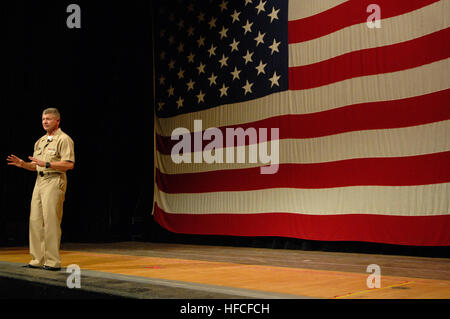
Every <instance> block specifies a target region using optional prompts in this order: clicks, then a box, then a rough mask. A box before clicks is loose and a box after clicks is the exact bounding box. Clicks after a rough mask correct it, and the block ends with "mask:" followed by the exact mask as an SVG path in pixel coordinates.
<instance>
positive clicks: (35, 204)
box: [29, 173, 67, 268]
mask: <svg viewBox="0 0 450 319" xmlns="http://www.w3.org/2000/svg"><path fill="white" fill-rule="evenodd" d="M66 187H67V178H66V174H65V173H61V174H58V173H56V174H55V173H54V174H49V175H44V176H40V175H39V174H38V177H37V179H36V183H35V185H34V190H33V195H32V198H31V210H30V255H31V257H32V260H31V261H30V263H29V264H30V265H33V266H43V265H45V266H50V267H56V268H59V267H61V257H60V255H59V247H60V242H61V220H62V214H63V203H64V198H65V194H66Z"/></svg>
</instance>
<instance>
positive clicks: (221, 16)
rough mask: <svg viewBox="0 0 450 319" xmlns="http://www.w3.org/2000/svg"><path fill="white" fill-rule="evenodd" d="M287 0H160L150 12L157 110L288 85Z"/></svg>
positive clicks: (194, 107) (205, 104) (192, 108)
mask: <svg viewBox="0 0 450 319" xmlns="http://www.w3.org/2000/svg"><path fill="white" fill-rule="evenodd" d="M287 19H288V0H267V1H261V0H233V1H232V0H229V1H225V0H217V1H213V0H212V1H195V0H193V1H189V2H187V1H171V0H166V1H161V2H160V5H158V8H157V11H156V17H155V30H154V32H155V103H156V114H157V116H158V117H171V116H175V115H178V114H183V113H190V112H196V111H200V110H204V109H207V108H212V107H216V106H219V105H224V104H232V103H237V102H244V101H248V100H252V99H256V98H260V97H263V96H266V95H269V94H272V93H274V92H279V91H284V90H287V89H288V87H289V75H288V72H289V71H288V22H287Z"/></svg>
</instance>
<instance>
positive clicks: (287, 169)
mask: <svg viewBox="0 0 450 319" xmlns="http://www.w3.org/2000/svg"><path fill="white" fill-rule="evenodd" d="M449 163H450V151H449V152H441V153H435V154H427V155H420V156H409V157H393V158H362V159H350V160H343V161H336V162H326V163H315V164H280V165H279V169H278V172H277V173H276V174H267V175H262V174H261V173H260V169H259V167H256V168H246V169H233V170H220V171H210V172H201V173H186V174H173V175H170V174H164V173H162V172H161V171H159V169H157V170H156V183H157V185H158V187H159V189H160V190H162V191H163V192H165V193H203V192H227V191H249V190H258V189H268V188H280V187H288V188H330V187H345V186H358V185H376V186H411V185H425V184H436V183H446V182H450V165H449ZM205 165H207V164H205ZM186 181H189V182H188V183H186ZM236 181H243V182H236ZM244 181H245V182H244Z"/></svg>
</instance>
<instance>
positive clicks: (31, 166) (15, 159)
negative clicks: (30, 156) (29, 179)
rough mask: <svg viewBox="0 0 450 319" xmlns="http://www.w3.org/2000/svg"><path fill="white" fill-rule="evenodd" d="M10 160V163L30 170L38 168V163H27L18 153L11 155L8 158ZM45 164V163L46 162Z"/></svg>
mask: <svg viewBox="0 0 450 319" xmlns="http://www.w3.org/2000/svg"><path fill="white" fill-rule="evenodd" d="M6 160H7V161H8V165H12V166H16V167H20V168H24V169H26V170H29V171H35V170H36V163H33V162H31V163H27V162H25V161H24V160H22V159H20V158H18V157H17V156H16V155H12V154H11V155H10V156H8V158H7V159H6ZM44 166H45V163H44Z"/></svg>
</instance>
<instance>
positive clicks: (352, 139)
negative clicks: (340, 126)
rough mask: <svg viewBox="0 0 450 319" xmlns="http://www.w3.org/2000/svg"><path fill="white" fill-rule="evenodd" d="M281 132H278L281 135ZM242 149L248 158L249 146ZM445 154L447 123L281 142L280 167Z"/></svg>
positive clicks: (219, 166) (164, 166)
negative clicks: (282, 165)
mask: <svg viewBox="0 0 450 319" xmlns="http://www.w3.org/2000/svg"><path fill="white" fill-rule="evenodd" d="M282 129H283V128H280V131H281V130H282ZM224 145H225V143H224ZM261 146H263V147H267V148H266V149H267V150H268V153H269V154H270V150H271V148H270V146H266V143H260V144H258V148H259V147H261ZM243 148H244V149H245V151H244V152H245V154H246V156H247V155H248V154H249V150H248V146H245V147H243ZM446 151H450V120H447V121H441V122H435V123H430V124H425V125H417V126H411V127H404V128H396V129H382V130H367V131H356V132H347V133H341V134H335V135H330V136H323V137H315V138H307V139H283V140H280V141H279V163H280V164H283V163H323V162H332V161H340V160H346V159H354V158H374V157H402V156H415V155H424V154H432V153H437V152H446ZM223 153H224V154H225V153H226V152H225V151H224V152H223ZM266 154H267V153H266ZM246 158H247V157H246ZM156 159H157V164H156V165H157V167H158V168H159V169H160V170H161V171H162V172H163V173H166V174H182V173H195V172H207V171H215V170H224V169H239V168H248V167H258V166H262V164H259V163H248V162H249V161H248V159H246V163H244V164H242V163H235V164H232V163H231V164H230V163H211V164H208V163H206V162H205V161H204V160H203V159H202V161H203V163H194V162H193V161H194V160H193V156H191V162H192V163H180V164H176V163H174V162H173V161H172V158H171V156H170V155H163V154H161V153H159V152H157V154H156ZM223 162H225V158H224V161H223ZM266 165H267V164H266Z"/></svg>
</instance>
